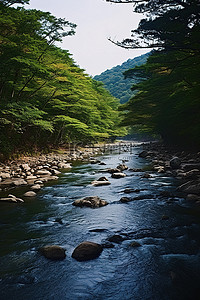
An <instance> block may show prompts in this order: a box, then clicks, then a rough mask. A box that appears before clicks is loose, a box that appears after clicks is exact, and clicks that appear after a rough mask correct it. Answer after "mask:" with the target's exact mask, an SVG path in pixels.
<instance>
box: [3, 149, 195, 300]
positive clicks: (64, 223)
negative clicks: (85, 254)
mask: <svg viewBox="0 0 200 300" xmlns="http://www.w3.org/2000/svg"><path fill="white" fill-rule="evenodd" d="M138 152H140V148H139V147H135V149H134V151H133V153H132V154H129V153H121V154H114V153H113V154H111V155H107V156H106V155H105V156H102V157H100V159H101V161H103V162H105V163H106V165H105V166H102V165H98V164H95V165H93V164H89V163H88V164H82V163H75V164H74V166H73V168H72V170H70V171H69V172H66V173H62V175H61V176H60V177H59V180H58V182H56V183H54V184H48V185H46V186H45V187H44V188H43V189H42V190H41V191H40V192H39V193H38V196H37V197H36V198H32V199H29V200H28V199H27V200H26V201H25V203H23V204H21V205H19V204H18V205H15V204H2V205H1V211H0V226H1V236H0V247H1V260H0V299H1V300H4V299H5V300H6V299H8V300H11V299H13V300H23V299H24V300H33V299H34V300H35V299H37V300H38V299H39V300H51V299H52V300H53V299H55V300H57V299H61V300H65V299H66V300H79V299H83V300H92V299H98V300H108V299H113V300H132V299H134V300H141V299H142V300H170V299H172V300H190V299H191V300H197V299H199V297H198V296H199V295H200V289H199V280H200V260H199V258H200V257H199V255H200V252H199V249H200V248H199V246H200V235H199V230H200V224H199V218H198V217H196V216H194V215H189V214H186V213H185V210H184V207H185V203H184V200H183V199H181V198H179V197H178V196H177V195H175V196H173V197H169V196H168V197H166V196H161V195H162V192H163V191H168V192H169V193H168V194H170V193H174V191H175V187H176V181H175V180H174V179H173V178H170V177H165V175H164V174H159V175H158V174H156V173H154V172H151V171H150V173H151V175H152V177H151V178H143V179H142V178H141V175H142V172H132V171H129V170H127V171H125V172H126V174H127V176H126V177H125V178H123V179H113V178H111V175H110V174H109V173H102V171H103V169H106V168H110V167H112V168H113V167H116V166H117V165H118V164H119V163H121V162H122V160H126V161H127V162H126V164H127V165H128V167H129V168H146V169H147V167H148V161H146V160H145V159H142V158H139V157H138V155H137V154H138ZM101 176H106V177H107V178H108V179H109V180H110V182H111V185H109V186H104V187H93V186H91V184H90V183H91V181H93V180H95V179H98V178H99V177H101ZM126 188H131V189H139V190H140V192H138V193H137V194H136V193H135V194H134V193H131V194H128V195H127V194H125V193H124V192H123V191H124V189H126ZM17 194H18V195H19V196H20V195H21V194H23V190H20V189H19V190H18V191H17ZM91 195H97V196H99V197H101V198H103V199H105V200H107V201H108V202H109V205H107V206H105V207H102V208H99V209H90V208H79V207H74V206H72V202H73V201H74V199H78V198H82V197H85V196H91ZM138 195H140V196H141V197H140V200H139V199H138V200H135V201H131V202H129V203H121V202H120V201H119V200H120V198H121V197H123V196H127V197H136V196H138ZM163 216H165V217H163ZM116 234H117V235H120V236H122V238H123V239H122V241H121V242H120V243H113V245H114V247H113V248H105V249H104V250H103V252H102V254H101V255H100V257H99V258H98V259H95V260H91V261H86V262H77V261H75V260H74V259H73V258H71V254H72V251H73V249H74V248H75V247H76V246H77V245H78V244H79V243H80V242H82V241H84V240H89V241H94V242H97V243H102V242H103V241H105V240H106V239H107V238H108V237H110V236H113V235H116ZM134 241H137V242H138V243H140V245H141V246H140V247H133V245H134V243H133V242H134ZM48 244H58V245H61V246H62V247H64V248H65V249H66V255H67V257H66V259H65V260H63V261H57V262H55V261H50V260H47V259H45V258H44V257H42V256H41V255H40V254H39V252H38V249H39V248H40V247H42V246H44V245H48Z"/></svg>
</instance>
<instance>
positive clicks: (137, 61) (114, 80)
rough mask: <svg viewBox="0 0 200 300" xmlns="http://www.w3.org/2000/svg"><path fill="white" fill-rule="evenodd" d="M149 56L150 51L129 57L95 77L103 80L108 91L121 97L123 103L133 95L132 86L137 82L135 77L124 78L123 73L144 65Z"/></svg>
mask: <svg viewBox="0 0 200 300" xmlns="http://www.w3.org/2000/svg"><path fill="white" fill-rule="evenodd" d="M148 56H149V53H147V54H143V55H141V56H138V57H135V58H133V59H128V60H127V61H126V62H124V63H123V64H122V65H118V66H116V67H113V68H112V69H110V70H106V71H105V72H103V73H101V74H100V75H96V76H94V79H95V80H98V81H101V82H103V83H104V85H105V87H106V88H107V89H108V91H109V92H110V93H111V94H112V95H113V96H114V97H116V98H118V99H120V103H122V104H123V103H125V102H127V101H128V100H129V99H130V97H131V96H132V95H133V92H132V91H131V87H132V85H133V84H135V83H136V81H135V79H133V78H127V79H124V75H123V73H124V72H125V71H127V70H129V69H132V68H134V67H136V66H141V65H143V64H144V63H145V62H146V60H147V58H148Z"/></svg>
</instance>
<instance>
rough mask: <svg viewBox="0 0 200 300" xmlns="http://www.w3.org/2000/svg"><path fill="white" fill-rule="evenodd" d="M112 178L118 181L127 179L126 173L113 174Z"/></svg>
mask: <svg viewBox="0 0 200 300" xmlns="http://www.w3.org/2000/svg"><path fill="white" fill-rule="evenodd" d="M111 176H112V178H116V179H119V178H124V177H126V174H124V173H121V172H120V173H112V175H111Z"/></svg>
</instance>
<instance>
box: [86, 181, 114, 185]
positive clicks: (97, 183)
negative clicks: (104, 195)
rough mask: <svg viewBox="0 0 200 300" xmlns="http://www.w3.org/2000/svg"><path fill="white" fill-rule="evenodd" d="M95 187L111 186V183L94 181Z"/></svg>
mask: <svg viewBox="0 0 200 300" xmlns="http://www.w3.org/2000/svg"><path fill="white" fill-rule="evenodd" d="M91 184H92V185H93V186H103V185H109V184H111V183H110V181H105V180H102V181H99V180H94V181H92V183H91Z"/></svg>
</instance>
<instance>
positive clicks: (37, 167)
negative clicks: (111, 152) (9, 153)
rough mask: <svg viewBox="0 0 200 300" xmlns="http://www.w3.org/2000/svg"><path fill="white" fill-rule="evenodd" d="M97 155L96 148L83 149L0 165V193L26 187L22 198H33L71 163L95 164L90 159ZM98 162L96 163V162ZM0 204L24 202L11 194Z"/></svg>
mask: <svg viewBox="0 0 200 300" xmlns="http://www.w3.org/2000/svg"><path fill="white" fill-rule="evenodd" d="M98 153H99V149H98V148H84V149H81V150H74V151H69V150H68V151H67V150H66V151H62V153H61V154H60V153H49V154H42V155H39V156H33V157H23V158H20V159H17V160H13V161H8V162H7V163H0V191H4V192H6V191H8V192H10V191H11V190H13V189H14V188H16V187H22V186H26V187H27V188H28V191H27V192H26V193H25V194H24V197H25V198H27V197H34V196H36V193H37V191H39V190H40V189H41V188H42V186H43V185H44V183H45V182H47V181H50V180H57V179H58V175H59V174H60V173H61V171H63V170H66V169H70V168H71V163H72V162H73V161H76V160H79V161H88V160H90V161H91V162H93V163H95V162H96V160H95V159H94V158H93V157H92V156H94V155H96V154H98ZM97 162H98V161H97ZM2 202H12V203H16V202H24V200H23V199H20V198H17V197H15V196H14V195H12V194H8V195H7V196H6V197H1V198H0V203H2Z"/></svg>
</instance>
